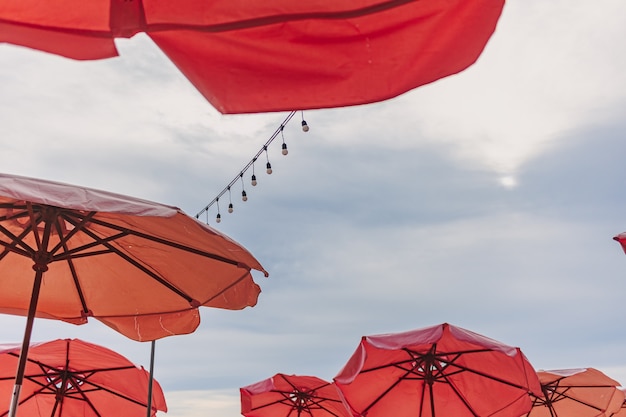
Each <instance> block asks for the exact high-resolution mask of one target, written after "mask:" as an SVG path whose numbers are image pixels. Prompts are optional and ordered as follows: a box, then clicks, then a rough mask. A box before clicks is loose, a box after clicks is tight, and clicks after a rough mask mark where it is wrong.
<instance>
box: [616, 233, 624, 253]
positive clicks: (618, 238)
mask: <svg viewBox="0 0 626 417" xmlns="http://www.w3.org/2000/svg"><path fill="white" fill-rule="evenodd" d="M613 240H615V241H616V242H617V243H619V244H620V245H621V247H622V249H623V250H624V253H626V232H623V233H620V234H618V235H616V236H614V237H613Z"/></svg>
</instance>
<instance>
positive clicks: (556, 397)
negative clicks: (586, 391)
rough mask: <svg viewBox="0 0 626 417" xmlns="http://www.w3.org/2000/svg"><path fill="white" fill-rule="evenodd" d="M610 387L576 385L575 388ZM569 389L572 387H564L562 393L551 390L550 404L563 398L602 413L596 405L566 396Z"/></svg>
mask: <svg viewBox="0 0 626 417" xmlns="http://www.w3.org/2000/svg"><path fill="white" fill-rule="evenodd" d="M611 387H612V386H610V385H609V386H601V385H592V386H586V385H580V386H578V385H577V386H576V388H611ZM571 388H573V387H565V390H563V391H558V390H553V391H552V394H553V396H552V397H551V399H550V402H551V403H552V402H555V401H559V400H561V399H563V398H567V399H569V400H571V401H574V402H577V403H578V404H582V405H584V406H586V407H589V408H593V409H594V410H598V411H603V410H602V408H600V407H598V406H596V405H593V404H590V403H588V402H586V401H583V400H581V399H578V398H575V397H572V396H571V395H568V394H567V391H569V390H570V389H571Z"/></svg>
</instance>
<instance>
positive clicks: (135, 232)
mask: <svg viewBox="0 0 626 417" xmlns="http://www.w3.org/2000/svg"><path fill="white" fill-rule="evenodd" d="M252 269H256V270H259V271H262V272H264V273H265V274H266V275H267V272H265V270H264V269H263V267H262V266H261V265H260V264H259V263H258V261H257V260H256V259H255V258H254V257H253V256H252V254H250V253H249V252H248V251H247V250H246V249H245V248H243V247H242V246H241V245H239V244H238V243H236V242H235V241H233V240H232V239H230V238H229V237H227V236H225V235H223V234H221V233H219V232H218V231H216V230H214V229H212V228H210V227H209V226H207V225H205V224H203V223H201V222H199V221H198V220H196V219H194V218H191V217H189V216H187V215H186V214H184V213H183V212H182V211H181V210H180V209H178V208H176V207H171V206H166V205H162V204H158V203H154V202H150V201H145V200H140V199H135V198H132V197H127V196H123V195H119V194H113V193H108V192H105V191H100V190H95V189H89V188H84V187H75V186H71V185H67V184H61V183H56V182H51V181H44V180H37V179H33V178H27V177H19V176H14V175H6V174H0V313H5V314H17V315H25V316H26V317H27V320H26V328H25V331H24V340H23V341H22V350H21V353H20V361H19V363H18V368H17V372H16V376H15V391H14V394H13V397H12V399H11V401H12V403H11V404H12V407H11V413H10V417H14V415H15V407H16V404H17V401H18V399H19V397H20V387H21V385H22V381H23V378H24V368H25V364H26V358H27V354H28V349H29V343H30V336H31V333H32V327H33V321H34V318H35V316H37V317H42V318H48V319H56V320H63V321H66V322H70V323H74V324H84V323H86V322H87V319H88V318H89V317H94V318H96V319H98V320H100V321H101V322H103V323H104V324H106V325H107V326H109V327H111V328H113V329H115V330H116V331H118V332H120V333H121V334H123V335H125V336H127V337H129V338H131V339H134V340H139V341H143V340H155V339H158V338H161V337H165V336H171V335H177V334H186V333H191V332H193V331H194V330H195V329H196V328H197V326H198V325H199V323H200V316H199V312H198V308H199V307H200V306H205V307H213V308H223V309H232V310H237V309H242V308H245V307H249V306H254V305H255V304H256V302H257V298H258V295H259V293H260V288H259V286H258V285H257V284H256V283H255V282H254V280H253V278H252V275H251V272H250V271H251V270H252Z"/></svg>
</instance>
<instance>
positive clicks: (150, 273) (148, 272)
mask: <svg viewBox="0 0 626 417" xmlns="http://www.w3.org/2000/svg"><path fill="white" fill-rule="evenodd" d="M68 220H69V219H68ZM92 222H93V223H98V222H95V221H93V220H92ZM98 224H101V225H103V226H109V227H111V228H113V229H115V230H122V231H128V232H129V233H130V232H132V231H130V230H128V229H123V228H121V229H120V228H117V227H112V226H113V225H109V224H108V223H104V222H103V223H98ZM83 233H85V234H87V235H88V236H89V237H91V238H92V239H94V240H95V241H100V243H101V244H102V245H104V246H105V247H106V248H108V249H109V250H110V251H111V252H112V253H115V254H116V255H118V256H119V257H120V258H122V259H124V260H125V261H126V262H128V263H129V264H131V265H133V266H134V267H135V268H137V269H139V270H140V271H142V272H143V273H145V274H146V275H148V276H149V277H151V278H152V279H154V280H155V281H157V282H158V283H160V284H161V285H163V286H164V287H166V288H168V289H169V290H171V291H172V292H174V293H176V294H178V295H179V296H181V297H182V298H184V299H185V300H186V301H187V302H189V303H192V302H193V301H194V300H193V297H191V296H189V295H188V294H186V293H184V292H183V291H182V290H180V289H178V288H176V287H174V286H173V285H172V284H170V283H169V282H167V281H166V280H164V279H163V278H161V277H160V276H158V275H157V274H156V273H154V272H153V271H151V270H149V269H148V268H146V267H145V266H143V265H141V264H140V263H139V262H137V261H135V260H134V259H132V258H131V257H130V256H128V255H127V254H125V253H123V252H121V251H120V250H118V249H117V248H115V247H113V246H112V245H111V244H110V243H109V242H108V241H104V240H102V239H100V238H98V236H96V235H95V234H94V233H93V232H91V231H90V230H87V229H83ZM146 236H148V235H146Z"/></svg>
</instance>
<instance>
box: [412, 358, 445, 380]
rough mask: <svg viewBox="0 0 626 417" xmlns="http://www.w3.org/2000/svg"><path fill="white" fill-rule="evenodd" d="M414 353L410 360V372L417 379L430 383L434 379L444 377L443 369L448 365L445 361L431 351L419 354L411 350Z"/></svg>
mask: <svg viewBox="0 0 626 417" xmlns="http://www.w3.org/2000/svg"><path fill="white" fill-rule="evenodd" d="M411 353H412V354H413V355H415V357H414V359H413V361H412V362H411V367H412V369H411V374H413V375H414V377H417V379H421V380H423V381H424V382H425V383H427V384H429V385H432V384H433V383H434V382H435V381H437V380H441V379H444V378H445V369H446V367H447V366H448V363H447V361H446V360H445V359H444V358H442V357H439V356H438V355H435V354H433V353H427V354H419V353H417V352H411Z"/></svg>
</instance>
